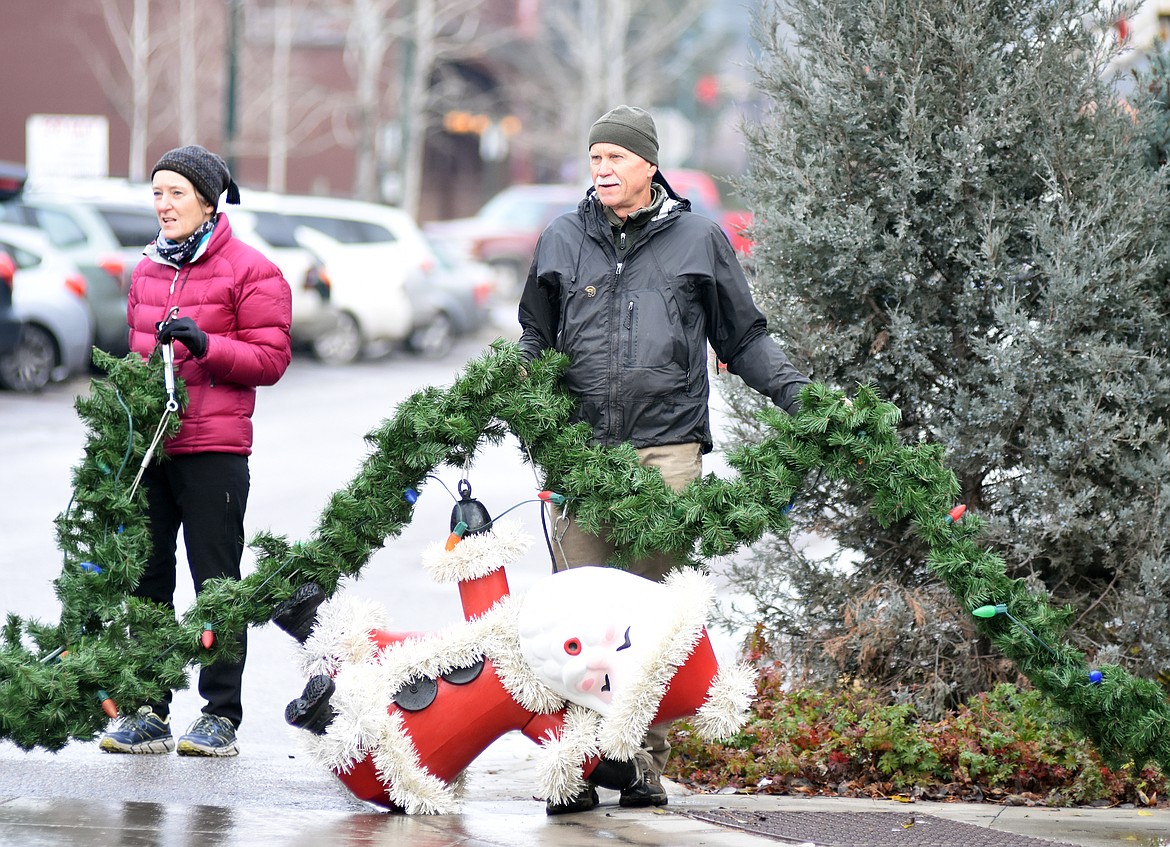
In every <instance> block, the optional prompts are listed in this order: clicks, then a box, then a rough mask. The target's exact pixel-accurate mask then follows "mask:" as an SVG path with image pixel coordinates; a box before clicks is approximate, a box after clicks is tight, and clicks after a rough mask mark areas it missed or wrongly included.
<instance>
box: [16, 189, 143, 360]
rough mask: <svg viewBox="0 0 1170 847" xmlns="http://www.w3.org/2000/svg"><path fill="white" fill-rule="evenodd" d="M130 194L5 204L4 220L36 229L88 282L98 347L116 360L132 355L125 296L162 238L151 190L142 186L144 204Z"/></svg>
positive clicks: (27, 195) (29, 195)
mask: <svg viewBox="0 0 1170 847" xmlns="http://www.w3.org/2000/svg"><path fill="white" fill-rule="evenodd" d="M129 192H130V189H129V188H127V189H125V190H124V191H122V192H120V193H118V194H116V195H115V194H113V193H111V195H110V196H108V197H106V198H105V199H103V198H101V197H100V196H97V195H95V194H86V193H85V192H79V193H78V195H77V196H71V197H69V198H65V197H62V196H59V195H56V194H48V193H41V192H38V191H31V192H30V191H27V190H26V191H25V192H24V193H23V194H21V195H20V196H18V197H14V198H12V199H10V200H8V201H6V202H3V203H0V221H6V222H9V223H16V224H22V225H25V226H34V227H36V228H38V229H40V230H42V231H44V232H45V234H46V235H47V236H48V238H49V241H50V242H51V243H52V245H53V246H54V247H56V248H57V249H59V250H60V251H62V252H63V253H65V254H66V255H67V256H69V258H71V259H72V260H73V261H74V262H75V263H76V264H77V267H78V269H79V270H80V271H81V273H82V274H83V275H84V276H85V278H86V283H87V290H88V294H87V297H86V299H87V302H88V304H89V308H90V311H91V313H92V316H93V322H94V343H95V344H96V345H97V346H98V347H100V348H101V349H102V350H105V351H106V352H107V353H110V354H112V355H115V356H123V355H125V354H126V353H128V352H129V350H130V347H129V339H128V335H127V329H126V294H127V291H128V290H129V284H130V274H131V272H132V271H133V270H134V266H135V265H137V264H138V262H139V260H141V259H142V250H143V248H145V247H146V245H147V244H148V243H149V242H150V241H151V240H153V239H154V237H155V236H156V235H157V234H158V219H157V218H156V217H155V214H154V210H153V208H152V206H151V203H150V189H149V187H148V186H141V187H139V189H138V192H139V193H140V194H141V199H140V200H135V201H132V200H131V199H130V198H131V196H132V195H131V194H130V193H129Z"/></svg>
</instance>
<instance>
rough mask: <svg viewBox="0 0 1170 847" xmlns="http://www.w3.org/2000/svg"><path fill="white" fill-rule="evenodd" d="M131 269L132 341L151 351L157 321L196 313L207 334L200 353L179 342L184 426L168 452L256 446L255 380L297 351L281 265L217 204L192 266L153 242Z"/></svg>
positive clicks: (270, 378) (271, 376)
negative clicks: (237, 231) (237, 230)
mask: <svg viewBox="0 0 1170 847" xmlns="http://www.w3.org/2000/svg"><path fill="white" fill-rule="evenodd" d="M145 252H146V257H145V258H144V259H143V260H142V261H141V262H139V263H138V266H137V267H136V268H135V269H134V275H133V277H132V279H131V283H130V295H129V300H128V303H127V309H126V312H127V319H128V322H129V324H130V349H131V350H132V351H133V352H135V353H138V354H140V355H142V356H143V357H149V356H150V355H151V353H152V352H153V351H154V349H155V347H156V345H157V340H156V338H155V333H156V331H157V324H158V322H159V321H161V320H163V319H165V318H166V317H167V316H168V315H169V314H170V312H171V309H172V308H173V307H178V313H177V314H176V315H175V317H189V318H192V319H194V321H195V323H196V324H198V325H199V328H200V329H201V330H203V331H204V332H205V333H207V352H206V353H205V354H204V355H203V357H202V358H200V359H196V358H195V357H194V356H192V355H191V353H190V352H189V351H188V350H187V348H186V347H185V346H184V345H183V344H182V343H181V342H179V343H176V344H175V345H174V352H175V372H176V374H177V375H178V376H179V377H180V378H182V380H183V381H184V383H185V384H186V388H187V399H188V402H187V406H186V407H185V408H184V409H183V410H182V412H181V414H182V420H183V425H182V427H181V428H180V429H179V433H178V435H176V436H175V437H174V438H173V439H171V440H169V441H167V442H166V446H165V449H166V452H167V453H168V454H170V455H180V454H184V453H202V452H218V453H238V454H242V455H244V456H247V455H249V454H251V452H252V410H253V409H254V408H255V406H256V388H257V386H260V385H272V384H274V383H275V382H276V381H277V380H278V379H280V377H281V376H282V375H283V374H284V372H285V370H286V369H287V368H288V365H289V362H290V361H291V359H292V352H291V346H290V340H289V324H290V322H291V320H292V303H291V294H290V291H289V285H288V282H287V281H286V280H285V278H284V276H282V275H281V272H280V269H279V268H277V267H276V265H274V264H273V263H272V262H270V261H269V260H268V259H267V258H266V257H265V256H264V255H263V254H261V253H260V252H259V251H258V250H256V249H254V248H252V247H250V246H248V245H247V244H244V243H243V242H242V241H239V240H238V239H236V238H233V237H232V230H231V226H230V225H229V224H228V220H227V215H225V214H223V213H220V216H219V221H218V222H217V223H216V225H215V230H214V231H213V232H212V235H211V240H210V241H209V242H208V243H207V245H206V246H205V247H204V248H202V249H201V252H200V253H197V254H196V257H195V258H194V259H193V260H192V261H191V262H188V263H187V264H186V265H184V266H182V267H181V268H180V267H176V266H175V265H173V264H170V263H168V262H166V261H165V260H163V259H162V258H161V257H159V256H158V254H157V253H156V252H155V251H154V249H153V245H151V246H150V247H148V248H147V250H146V251H145Z"/></svg>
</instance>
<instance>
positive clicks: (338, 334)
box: [313, 312, 364, 365]
mask: <svg viewBox="0 0 1170 847" xmlns="http://www.w3.org/2000/svg"><path fill="white" fill-rule="evenodd" d="M363 346H364V344H363V342H362V330H361V327H359V326H358V322H357V320H355V319H354V317H353V315H351V314H349V313H348V312H341V313H339V314H338V316H337V324H336V325H335V326H334V327H333V328H332V329H330V330H329V331H328V332H326V333H324V334H322V335H319V336H318V337H317V338H316V339H314V340H313V355H314V356H316V357H317V358H318V359H320V360H321V361H322V362H324V363H325V364H327V365H348V364H350V363H351V362H354V361H356V360H357V359H358V358H359V357H360V356H361V354H362V347H363Z"/></svg>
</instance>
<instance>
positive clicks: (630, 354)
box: [626, 300, 634, 362]
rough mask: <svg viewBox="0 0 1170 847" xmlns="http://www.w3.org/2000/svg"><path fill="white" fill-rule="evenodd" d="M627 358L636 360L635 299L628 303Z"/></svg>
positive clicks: (630, 360)
mask: <svg viewBox="0 0 1170 847" xmlns="http://www.w3.org/2000/svg"><path fill="white" fill-rule="evenodd" d="M626 360H627V361H629V362H632V361H633V360H634V301H633V300H631V301H630V302H629V303H627V304H626Z"/></svg>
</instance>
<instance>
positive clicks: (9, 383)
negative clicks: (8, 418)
mask: <svg viewBox="0 0 1170 847" xmlns="http://www.w3.org/2000/svg"><path fill="white" fill-rule="evenodd" d="M56 365H57V343H56V342H55V341H54V340H53V336H52V335H51V334H50V333H49V331H48V330H47V329H44V328H43V327H39V326H36V325H34V324H25V326H24V327H23V328H22V329H21V331H20V341H18V342H17V344H16V348H15V349H14V350H13V351H12V352H11V353H9V354H8V355H7V356H0V384H2V385H3V386H4V387H5V388H11V389H12V390H14V391H40V390H41V389H42V388H44V387H45V386H46V385H48V384H49V379H50V378H51V377H52V375H53V368H54V367H56Z"/></svg>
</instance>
